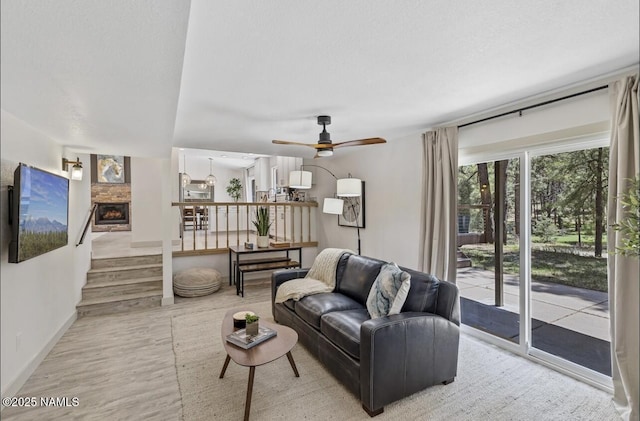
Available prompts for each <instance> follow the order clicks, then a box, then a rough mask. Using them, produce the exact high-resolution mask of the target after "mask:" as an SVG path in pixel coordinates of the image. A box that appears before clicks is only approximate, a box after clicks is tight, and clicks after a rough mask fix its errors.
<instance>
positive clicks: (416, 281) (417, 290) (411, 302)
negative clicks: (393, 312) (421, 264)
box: [400, 267, 440, 313]
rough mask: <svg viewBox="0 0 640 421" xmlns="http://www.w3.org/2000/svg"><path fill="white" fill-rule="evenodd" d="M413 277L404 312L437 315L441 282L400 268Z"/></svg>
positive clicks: (429, 276) (420, 273)
mask: <svg viewBox="0 0 640 421" xmlns="http://www.w3.org/2000/svg"><path fill="white" fill-rule="evenodd" d="M400 269H402V270H404V271H405V272H407V273H409V275H411V289H410V290H409V295H408V296H407V300H406V301H405V303H404V306H403V307H402V310H403V311H419V312H423V313H436V304H437V302H438V286H439V285H440V281H439V280H438V279H437V278H436V277H435V276H433V275H429V274H426V273H424V272H418V271H415V270H411V269H407V268H404V267H400Z"/></svg>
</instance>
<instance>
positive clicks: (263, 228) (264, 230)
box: [253, 206, 272, 236]
mask: <svg viewBox="0 0 640 421" xmlns="http://www.w3.org/2000/svg"><path fill="white" fill-rule="evenodd" d="M271 224H272V222H271V221H270V220H269V209H267V207H266V206H260V207H259V208H258V209H256V220H255V221H253V225H254V226H255V227H256V231H258V235H260V236H265V235H269V228H271Z"/></svg>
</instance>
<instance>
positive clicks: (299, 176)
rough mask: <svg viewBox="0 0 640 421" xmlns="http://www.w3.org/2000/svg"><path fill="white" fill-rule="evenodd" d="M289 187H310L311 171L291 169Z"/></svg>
mask: <svg viewBox="0 0 640 421" xmlns="http://www.w3.org/2000/svg"><path fill="white" fill-rule="evenodd" d="M289 187H291V188H293V189H310V188H311V171H291V172H290V173H289Z"/></svg>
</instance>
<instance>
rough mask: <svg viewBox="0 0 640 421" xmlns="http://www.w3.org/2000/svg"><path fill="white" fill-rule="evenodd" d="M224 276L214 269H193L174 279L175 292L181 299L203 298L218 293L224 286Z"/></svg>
mask: <svg viewBox="0 0 640 421" xmlns="http://www.w3.org/2000/svg"><path fill="white" fill-rule="evenodd" d="M221 279H222V275H220V272H218V271H217V270H215V269H212V268H191V269H186V270H183V271H181V272H178V273H176V274H175V276H174V277H173V292H174V294H176V295H179V296H180V297H201V296H203V295H208V294H212V293H214V292H216V291H217V290H219V289H220V286H222V280H221Z"/></svg>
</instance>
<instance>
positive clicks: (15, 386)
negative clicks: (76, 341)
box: [0, 310, 78, 410]
mask: <svg viewBox="0 0 640 421" xmlns="http://www.w3.org/2000/svg"><path fill="white" fill-rule="evenodd" d="M77 317H78V314H77V312H76V311H75V310H74V311H73V313H72V314H71V316H69V318H68V319H67V321H66V322H64V324H63V325H62V326H61V327H60V329H58V331H57V332H56V333H55V334H54V335H53V336H52V337H51V339H49V341H48V342H47V343H46V345H45V346H44V347H43V348H42V349H41V350H40V352H38V353H37V354H36V355H35V356H34V357H33V359H32V360H31V361H29V363H28V364H27V365H26V366H25V367H24V369H23V370H22V372H20V373H19V374H18V375H17V376H16V378H15V379H14V380H13V381H11V382H10V383H9V385H8V386H7V388H6V390H3V391H2V396H3V397H5V396H16V395H17V394H18V392H19V391H20V388H22V386H24V384H25V383H26V382H27V380H29V377H31V375H32V374H33V372H34V371H36V369H37V368H38V366H39V365H40V364H41V363H42V361H44V359H45V358H46V357H47V355H49V352H51V350H52V349H53V347H54V346H55V345H56V344H57V343H58V341H59V340H60V338H62V335H64V334H65V333H66V331H67V330H68V329H69V328H70V327H71V325H72V324H73V322H75V321H76V318H77ZM2 409H4V405H2V406H1V409H0V410H2Z"/></svg>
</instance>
